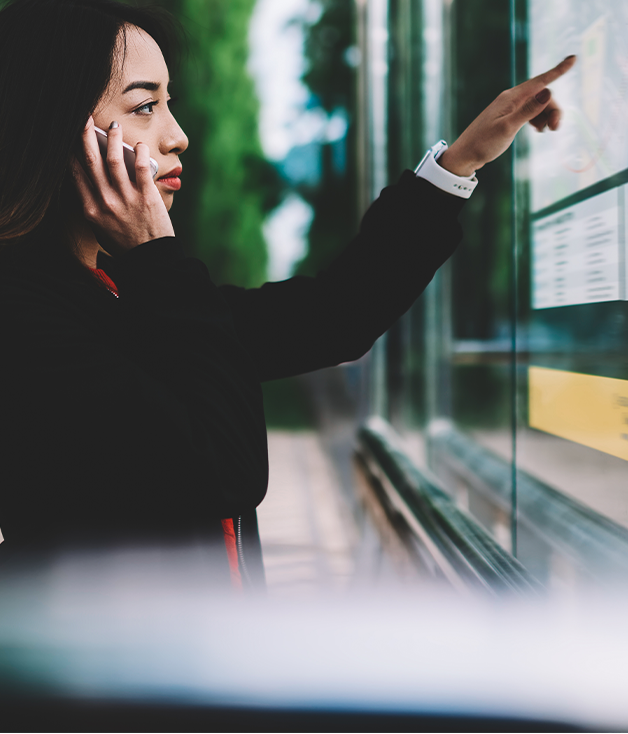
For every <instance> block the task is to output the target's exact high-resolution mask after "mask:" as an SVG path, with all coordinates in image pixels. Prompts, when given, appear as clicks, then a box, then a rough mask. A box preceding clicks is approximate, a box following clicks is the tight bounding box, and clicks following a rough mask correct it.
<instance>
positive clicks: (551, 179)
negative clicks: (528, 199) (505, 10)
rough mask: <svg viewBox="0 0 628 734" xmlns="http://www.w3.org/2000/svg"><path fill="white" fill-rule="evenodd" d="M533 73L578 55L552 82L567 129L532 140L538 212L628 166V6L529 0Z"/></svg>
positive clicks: (590, 0)
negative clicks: (562, 75)
mask: <svg viewBox="0 0 628 734" xmlns="http://www.w3.org/2000/svg"><path fill="white" fill-rule="evenodd" d="M530 10H531V13H530V16H529V20H530V44H529V69H530V74H531V75H532V76H536V75H537V74H540V73H541V72H543V71H546V70H547V69H550V68H551V67H552V66H555V65H556V64H557V63H558V62H559V61H561V60H562V59H564V58H565V56H568V55H569V54H572V53H575V54H577V56H578V61H577V63H576V65H575V66H574V67H573V69H572V70H571V71H570V72H569V73H568V74H566V75H565V76H564V77H563V78H562V79H559V80H558V81H556V82H554V83H553V84H552V85H551V88H552V92H553V94H554V96H555V98H556V99H557V100H559V102H560V105H561V107H562V108H563V120H562V123H561V128H560V130H558V131H557V132H555V133H548V132H545V133H543V134H538V133H534V132H533V134H532V135H531V139H532V140H531V175H532V180H533V200H532V211H533V212H535V211H539V210H540V209H544V208H545V207H547V206H550V205H551V204H554V203H555V202H556V201H559V200H560V199H564V198H565V197H567V196H569V195H571V194H573V193H575V192H576V191H579V190H581V189H583V188H586V187H587V186H591V185H592V184H594V183H597V182H598V181H601V180H602V179H605V178H608V177H609V176H612V175H613V174H615V173H618V172H619V171H622V170H624V169H627V168H628V2H626V0H530Z"/></svg>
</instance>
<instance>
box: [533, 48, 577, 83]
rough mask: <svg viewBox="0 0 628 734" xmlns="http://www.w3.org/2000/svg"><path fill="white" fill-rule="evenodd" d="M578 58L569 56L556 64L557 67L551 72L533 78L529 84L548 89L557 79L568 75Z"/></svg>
mask: <svg viewBox="0 0 628 734" xmlns="http://www.w3.org/2000/svg"><path fill="white" fill-rule="evenodd" d="M576 58H577V57H576V56H575V55H574V54H572V55H571V56H567V58H566V59H563V60H562V61H561V62H560V64H556V66H555V67H554V68H553V69H550V70H549V71H545V72H543V74H539V75H538V76H535V77H532V79H530V80H529V81H528V82H527V84H532V83H534V85H535V86H537V85H539V86H540V85H542V86H544V87H546V86H547V85H548V84H551V83H552V82H555V81H556V80H557V79H559V78H560V77H561V76H562V75H563V74H566V73H567V72H568V71H569V69H571V67H572V66H573V65H574V64H575V63H576Z"/></svg>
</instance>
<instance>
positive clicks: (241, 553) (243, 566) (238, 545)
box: [235, 515, 252, 586]
mask: <svg viewBox="0 0 628 734" xmlns="http://www.w3.org/2000/svg"><path fill="white" fill-rule="evenodd" d="M235 536H236V548H237V550H238V561H239V563H240V571H241V574H242V577H243V578H244V579H246V582H247V584H248V585H249V586H251V585H252V584H251V577H250V576H249V570H248V568H247V567H246V561H245V560H244V545H243V543H242V515H238V517H237V519H236V533H235Z"/></svg>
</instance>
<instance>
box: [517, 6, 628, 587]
mask: <svg viewBox="0 0 628 734" xmlns="http://www.w3.org/2000/svg"><path fill="white" fill-rule="evenodd" d="M517 13H518V20H519V23H520V27H523V25H522V24H524V23H525V24H526V27H527V31H528V34H527V35H528V45H527V64H526V63H525V62H526V59H525V58H524V59H521V63H520V64H519V69H518V71H519V77H520V78H523V77H524V76H526V75H527V74H528V72H529V73H530V74H538V73H540V72H541V71H544V70H546V69H548V68H550V67H552V66H554V65H555V64H556V63H557V62H558V61H560V60H561V59H562V58H564V57H565V56H567V55H568V54H572V53H575V54H577V55H578V62H577V64H576V66H575V67H574V68H573V69H572V71H571V72H569V74H567V75H566V76H565V77H563V78H562V79H561V80H558V81H557V82H555V83H554V84H553V85H552V90H553V93H554V95H555V97H556V98H557V99H558V100H559V102H560V104H561V106H562V107H563V109H564V117H563V121H562V125H561V129H560V130H559V131H558V132H556V133H545V134H543V135H538V134H532V133H529V134H528V135H527V137H526V138H524V139H522V140H521V141H520V143H519V146H518V161H517V178H518V180H519V184H518V202H519V203H520V206H519V207H518V215H519V220H518V223H517V225H518V232H519V241H518V249H519V265H518V268H519V275H520V278H519V313H520V319H519V325H518V339H517V364H518V367H517V373H518V415H517V418H518V432H517V465H518V469H519V470H520V472H519V479H518V495H519V497H518V502H519V523H518V546H519V547H518V551H519V556H520V558H521V560H522V561H523V563H524V564H526V565H528V566H529V567H530V568H531V570H533V571H534V572H535V573H536V574H537V575H538V576H539V578H541V579H542V580H545V581H546V582H547V583H548V584H562V585H568V586H574V585H577V584H578V583H579V582H580V581H581V580H584V579H586V580H587V583H590V581H591V579H592V578H601V577H603V576H604V575H605V570H604V569H603V568H602V566H606V565H607V564H606V562H605V560H604V556H603V554H602V555H596V554H594V553H593V551H592V546H591V545H590V543H589V540H590V538H589V535H588V534H587V533H584V535H583V536H582V538H580V539H577V538H575V537H574V539H573V540H572V542H571V543H570V544H562V545H561V544H560V543H559V544H558V545H557V543H556V540H555V537H554V536H553V534H551V535H550V534H548V530H547V529H548V527H549V524H548V523H550V520H551V517H552V515H553V514H554V513H555V512H556V511H557V507H559V505H560V502H561V501H562V500H561V498H562V497H568V498H570V499H571V500H574V501H575V503H576V504H575V505H574V507H575V508H576V509H578V510H579V511H581V512H582V513H584V514H583V517H585V516H586V517H589V519H590V520H591V522H593V523H594V524H595V523H597V526H598V527H599V528H600V529H601V530H603V531H604V532H605V533H606V536H604V537H606V541H604V539H603V537H602V536H600V537H601V541H600V542H602V543H606V544H607V545H608V546H609V547H610V545H611V541H612V540H613V539H614V538H618V539H621V541H622V542H625V541H626V538H628V533H627V532H626V530H625V528H628V493H627V492H626V487H627V486H628V464H627V463H626V459H628V347H627V345H628V306H627V304H626V298H627V291H626V280H627V273H626V215H625V211H626V192H627V191H628V184H627V182H628V135H627V132H626V131H627V130H628V5H627V4H626V3H625V2H623V1H622V0H589V1H588V2H586V3H583V2H580V1H579V0H527V2H523V0H521V2H519V4H518V7H517ZM526 66H527V68H526ZM526 475H532V476H533V477H534V478H535V479H538V480H541V482H543V483H544V484H545V485H547V486H549V488H550V489H552V490H558V492H559V493H560V494H559V495H556V498H555V500H556V501H553V500H552V499H551V498H552V495H551V494H548V495H547V497H546V501H545V502H544V503H537V505H536V506H535V508H534V509H533V510H532V509H530V508H528V509H526V508H525V507H524V506H523V503H524V500H525V499H526V498H525V495H524V494H523V493H522V492H523V489H522V487H524V486H525V485H526ZM613 542H614V541H613Z"/></svg>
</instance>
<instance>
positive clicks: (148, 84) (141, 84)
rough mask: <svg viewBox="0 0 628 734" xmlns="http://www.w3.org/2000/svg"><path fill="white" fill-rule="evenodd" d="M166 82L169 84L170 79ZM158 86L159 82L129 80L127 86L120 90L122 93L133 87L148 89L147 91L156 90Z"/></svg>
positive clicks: (129, 90) (131, 89)
mask: <svg viewBox="0 0 628 734" xmlns="http://www.w3.org/2000/svg"><path fill="white" fill-rule="evenodd" d="M168 84H170V81H168ZM160 87H161V83H160V82H131V83H130V84H129V86H128V87H126V88H125V90H124V91H123V92H122V94H126V93H127V92H131V91H133V90H134V89H148V91H149V92H158V91H159V89H160Z"/></svg>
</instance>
